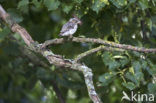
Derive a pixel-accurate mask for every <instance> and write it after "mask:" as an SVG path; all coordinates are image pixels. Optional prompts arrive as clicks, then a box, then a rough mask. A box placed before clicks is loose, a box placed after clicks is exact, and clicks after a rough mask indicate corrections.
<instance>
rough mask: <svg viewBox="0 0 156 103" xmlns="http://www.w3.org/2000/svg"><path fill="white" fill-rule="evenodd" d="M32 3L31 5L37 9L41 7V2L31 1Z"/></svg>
mask: <svg viewBox="0 0 156 103" xmlns="http://www.w3.org/2000/svg"><path fill="white" fill-rule="evenodd" d="M32 3H33V4H34V5H35V6H36V7H37V8H39V7H40V6H41V1H38V0H32Z"/></svg>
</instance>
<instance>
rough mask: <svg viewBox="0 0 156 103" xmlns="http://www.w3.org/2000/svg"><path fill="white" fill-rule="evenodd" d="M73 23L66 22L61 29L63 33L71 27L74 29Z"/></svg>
mask: <svg viewBox="0 0 156 103" xmlns="http://www.w3.org/2000/svg"><path fill="white" fill-rule="evenodd" d="M73 28H74V26H73V23H72V22H67V23H66V24H64V25H63V27H62V29H61V33H64V32H66V31H68V30H69V29H73Z"/></svg>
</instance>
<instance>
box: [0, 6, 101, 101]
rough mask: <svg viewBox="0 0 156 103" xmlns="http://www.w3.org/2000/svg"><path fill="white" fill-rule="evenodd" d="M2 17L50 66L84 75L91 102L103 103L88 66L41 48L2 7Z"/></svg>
mask: <svg viewBox="0 0 156 103" xmlns="http://www.w3.org/2000/svg"><path fill="white" fill-rule="evenodd" d="M0 17H1V18H2V19H3V20H4V21H5V22H6V23H7V24H8V25H9V27H10V28H11V30H12V31H13V32H17V33H19V35H20V36H21V37H22V39H23V40H24V42H25V43H26V44H27V45H28V47H29V48H30V49H31V50H33V51H34V52H38V53H41V54H42V55H43V56H44V57H45V58H46V59H47V60H48V61H49V63H50V64H53V65H55V66H59V67H65V68H69V69H73V70H77V71H80V72H82V73H83V75H84V79H85V83H86V86H87V89H88V94H89V96H90V98H91V100H92V101H93V102H94V103H102V101H101V100H100V98H99V96H98V94H97V93H96V91H95V88H94V85H93V80H92V77H93V73H92V70H91V69H90V68H88V67H87V66H86V65H84V64H83V65H82V64H80V63H75V62H74V61H72V60H67V59H64V58H62V57H61V56H58V55H55V54H53V52H52V51H51V50H48V49H46V48H41V45H40V44H37V43H36V42H35V41H34V40H33V39H32V38H31V36H30V34H29V33H28V32H27V31H26V30H25V29H24V28H23V27H21V26H20V25H18V24H17V23H15V22H13V21H12V20H11V19H10V16H9V14H7V13H6V12H5V10H4V9H3V7H2V6H1V5H0Z"/></svg>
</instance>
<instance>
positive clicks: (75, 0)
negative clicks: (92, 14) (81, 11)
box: [73, 0, 83, 4]
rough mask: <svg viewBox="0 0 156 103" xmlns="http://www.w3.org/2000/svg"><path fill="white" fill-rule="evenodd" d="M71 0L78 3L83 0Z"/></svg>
mask: <svg viewBox="0 0 156 103" xmlns="http://www.w3.org/2000/svg"><path fill="white" fill-rule="evenodd" d="M73 1H74V2H76V3H79V4H80V3H81V2H82V1H83V0H73Z"/></svg>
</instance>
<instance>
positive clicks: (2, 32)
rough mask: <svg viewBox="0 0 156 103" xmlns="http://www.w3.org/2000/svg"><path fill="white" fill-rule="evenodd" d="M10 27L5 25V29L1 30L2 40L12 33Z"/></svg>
mask: <svg viewBox="0 0 156 103" xmlns="http://www.w3.org/2000/svg"><path fill="white" fill-rule="evenodd" d="M10 32H11V31H10V29H9V28H8V27H4V28H3V29H1V31H0V42H1V41H3V40H4V38H5V37H6V36H7V35H9V33H10Z"/></svg>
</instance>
